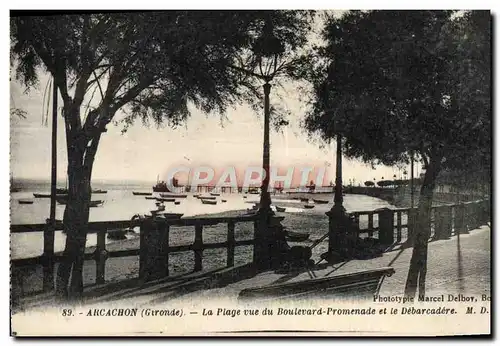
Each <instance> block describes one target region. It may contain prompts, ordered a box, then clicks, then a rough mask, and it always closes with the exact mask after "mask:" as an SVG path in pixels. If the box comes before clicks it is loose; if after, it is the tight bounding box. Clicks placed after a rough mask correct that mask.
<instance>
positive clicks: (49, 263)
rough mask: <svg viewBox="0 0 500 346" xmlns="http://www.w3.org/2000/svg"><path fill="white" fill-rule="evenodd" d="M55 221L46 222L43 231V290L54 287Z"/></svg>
mask: <svg viewBox="0 0 500 346" xmlns="http://www.w3.org/2000/svg"><path fill="white" fill-rule="evenodd" d="M54 228H55V223H52V222H51V221H50V220H49V221H48V222H47V224H46V226H45V229H44V232H43V290H44V291H45V292H48V291H52V290H53V289H54V235H55V230H54Z"/></svg>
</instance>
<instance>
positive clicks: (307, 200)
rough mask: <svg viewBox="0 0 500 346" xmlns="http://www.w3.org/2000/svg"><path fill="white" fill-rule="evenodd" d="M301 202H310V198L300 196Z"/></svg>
mask: <svg viewBox="0 0 500 346" xmlns="http://www.w3.org/2000/svg"><path fill="white" fill-rule="evenodd" d="M299 199H300V201H301V202H309V198H299Z"/></svg>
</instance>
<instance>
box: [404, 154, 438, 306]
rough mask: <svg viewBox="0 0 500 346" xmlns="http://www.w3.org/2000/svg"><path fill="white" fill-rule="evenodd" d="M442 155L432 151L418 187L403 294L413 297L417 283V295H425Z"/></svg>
mask: <svg viewBox="0 0 500 346" xmlns="http://www.w3.org/2000/svg"><path fill="white" fill-rule="evenodd" d="M441 159H442V156H441V155H439V154H436V153H434V154H433V155H432V156H431V157H430V160H429V164H428V166H427V170H426V171H425V176H424V181H423V182H422V187H421V189H420V198H419V204H418V209H417V215H416V227H415V230H414V239H413V252H412V256H411V260H410V268H409V270H408V277H407V279H406V287H405V296H406V297H412V298H414V297H415V294H416V292H417V285H418V288H419V297H421V296H425V279H426V274H427V248H428V241H429V238H430V234H431V228H430V225H431V223H430V216H431V207H432V194H433V191H434V187H435V185H436V178H437V176H438V174H439V172H440V170H441Z"/></svg>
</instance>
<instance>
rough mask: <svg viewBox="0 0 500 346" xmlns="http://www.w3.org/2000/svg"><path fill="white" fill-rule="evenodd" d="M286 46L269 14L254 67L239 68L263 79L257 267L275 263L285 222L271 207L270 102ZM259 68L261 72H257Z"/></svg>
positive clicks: (260, 267) (263, 267) (254, 47)
mask: <svg viewBox="0 0 500 346" xmlns="http://www.w3.org/2000/svg"><path fill="white" fill-rule="evenodd" d="M284 52H285V47H284V45H283V44H282V43H281V41H280V40H279V39H278V38H277V37H276V36H275V35H274V33H273V23H272V21H271V19H270V18H269V17H268V18H266V19H265V22H264V27H263V30H262V34H261V35H260V37H258V38H257V40H256V42H255V44H254V46H253V54H254V57H255V60H254V65H253V71H248V70H244V69H240V68H239V70H241V71H243V72H244V73H247V74H249V75H251V76H253V77H256V78H258V79H260V80H262V81H263V82H264V84H263V86H262V87H263V89H264V138H263V148H262V149H263V150H262V171H263V173H264V177H263V179H262V185H261V190H260V202H259V211H258V214H259V219H258V227H257V229H256V234H255V240H256V243H255V246H254V261H255V263H256V265H257V268H258V269H268V268H269V267H272V266H273V262H275V261H274V257H275V256H277V255H278V253H279V252H280V249H279V246H278V243H279V242H278V241H277V239H278V237H277V230H278V229H280V228H281V227H282V226H281V224H280V221H281V220H282V218H276V217H275V216H274V212H273V211H272V209H271V194H270V192H269V181H270V147H271V145H270V140H269V132H270V122H271V121H270V118H271V110H270V102H269V94H270V93H271V81H272V80H273V79H274V77H275V76H276V74H277V73H278V72H279V71H280V68H282V67H283V66H284V64H283V63H282V59H281V57H282V56H283V54H284ZM256 71H258V72H256Z"/></svg>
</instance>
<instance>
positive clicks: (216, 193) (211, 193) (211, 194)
mask: <svg viewBox="0 0 500 346" xmlns="http://www.w3.org/2000/svg"><path fill="white" fill-rule="evenodd" d="M210 196H220V193H218V192H210Z"/></svg>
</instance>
